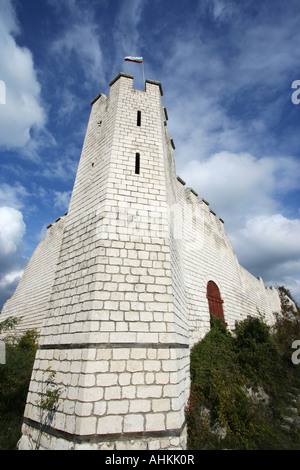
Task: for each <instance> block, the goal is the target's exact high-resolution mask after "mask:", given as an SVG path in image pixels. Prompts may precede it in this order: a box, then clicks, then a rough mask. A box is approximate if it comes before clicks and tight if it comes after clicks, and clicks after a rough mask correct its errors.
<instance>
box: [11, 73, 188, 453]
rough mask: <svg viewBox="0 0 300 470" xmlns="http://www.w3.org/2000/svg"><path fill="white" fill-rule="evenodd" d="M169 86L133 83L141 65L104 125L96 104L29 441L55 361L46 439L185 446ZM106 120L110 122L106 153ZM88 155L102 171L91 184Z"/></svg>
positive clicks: (123, 83)
mask: <svg viewBox="0 0 300 470" xmlns="http://www.w3.org/2000/svg"><path fill="white" fill-rule="evenodd" d="M160 91H161V87H160V84H159V83H158V82H151V81H148V82H146V91H145V92H142V91H139V90H133V89H132V77H131V76H128V75H126V74H121V75H120V76H118V77H117V79H116V80H114V81H113V82H111V89H110V96H109V98H108V102H106V104H105V106H106V114H104V115H103V119H102V124H101V126H100V129H99V128H97V127H95V121H98V110H97V107H95V104H96V105H97V101H96V102H94V104H93V108H92V112H91V118H90V123H89V127H88V132H87V136H86V139H85V143H84V147H83V151H82V157H81V162H80V164H79V168H78V174H77V177H76V181H75V185H74V190H73V195H72V199H71V203H70V208H69V214H68V224H67V225H66V230H65V235H64V242H63V245H62V249H61V254H60V258H59V261H58V265H57V270H56V276H55V280H54V288H53V291H52V295H51V299H50V303H49V309H48V312H47V316H46V319H45V323H44V326H43V329H42V333H41V340H40V344H39V349H38V351H37V356H36V361H35V364H34V370H33V375H32V380H31V383H30V388H29V393H28V397H27V405H26V409H25V424H24V427H23V432H24V436H23V438H22V441H21V443H20V448H26V446H29V444H28V442H29V440H28V438H27V437H26V436H27V434H30V436H31V438H32V439H34V438H36V428H37V426H38V419H39V410H38V408H37V406H36V402H37V398H38V396H39V392H40V390H41V387H42V381H43V379H45V375H46V371H47V368H48V367H51V369H52V370H55V371H56V383H57V384H58V386H62V387H63V389H64V394H63V395H62V398H61V405H60V409H59V411H58V412H57V413H56V414H55V416H54V420H53V423H52V425H51V431H50V434H49V433H48V434H49V435H48V443H47V446H49V447H53V446H54V447H55V446H56V445H57V446H59V445H61V444H58V441H57V437H58V436H61V438H62V440H64V442H65V441H69V440H70V441H71V442H72V444H71V446H73V447H72V448H74V445H75V443H76V442H80V443H83V442H85V443H86V446H87V447H89V448H91V441H92V442H94V443H96V445H97V448H98V449H103V448H107V447H109V446H111V445H113V446H114V447H113V448H117V447H118V448H120V446H121V445H122V446H123V448H124V447H125V448H145V446H146V447H147V448H155V446H157V445H166V442H168V447H170V448H172V447H174V446H175V447H178V448H184V446H185V436H186V430H185V422H184V403H185V402H186V400H187V396H186V395H187V393H186V381H187V377H188V367H189V334H188V331H187V329H186V327H187V321H186V320H185V321H184V319H182V316H179V314H180V315H182V312H181V311H180V312H179V310H178V309H176V308H175V307H174V304H175V303H176V301H175V298H176V295H175V294H174V290H173V285H172V282H173V281H172V279H173V278H172V263H173V264H174V262H175V261H174V260H175V247H174V246H173V247H171V244H170V236H169V225H168V224H169V222H168V206H167V190H166V175H165V163H164V152H163V132H162V123H161V119H162V116H161V95H160ZM103 105H104V102H103ZM138 110H140V111H141V112H142V125H141V126H139V128H137V127H138V126H137V124H136V118H137V111H138ZM99 112H100V111H99ZM114 120H115V121H114ZM102 126H103V127H102ZM105 126H106V127H105ZM102 129H105V132H106V133H110V144H109V145H110V147H109V151H110V155H109V165H108V164H107V160H108V154H107V144H106V143H105V142H104V140H103V142H102V144H101V143H100V142H101V138H100V134H101V132H102ZM103 132H104V131H103ZM89 133H91V134H93V135H92V136H90V135H89ZM95 134H96V135H98V137H96V135H95ZM136 153H139V154H140V157H141V161H140V164H141V165H140V171H139V173H138V174H137V173H136V171H135V156H136ZM103 155H105V156H106V157H107V158H106V157H105V158H103V160H102V161H101V160H99V158H100V159H101V157H102V156H103ZM91 163H94V166H93V167H92V168H94V169H95V178H91V180H92V181H91V182H90V184H89V185H87V183H86V180H87V177H88V172H89V171H90V167H91ZM97 167H99V170H97ZM101 167H102V168H103V170H104V171H103V172H102V171H101ZM97 172H98V173H97ZM96 174H99V178H100V176H101V177H102V178H103V180H102V182H101V185H100V182H99V180H98V179H97V178H96ZM99 185H100V186H99ZM82 188H84V190H83V189H82ZM102 188H104V190H103V192H102V196H101V197H100V193H101V191H102ZM82 200H84V201H85V203H84V204H83V203H82ZM99 208H100V209H99ZM152 218H154V221H153V223H152ZM149 224H150V226H149ZM50 435H51V437H49V436H50ZM120 436H121V437H120ZM175 437H176V439H175V440H174V438H175ZM120 441H121V442H120ZM163 441H164V442H165V444H163ZM111 443H113V444H111Z"/></svg>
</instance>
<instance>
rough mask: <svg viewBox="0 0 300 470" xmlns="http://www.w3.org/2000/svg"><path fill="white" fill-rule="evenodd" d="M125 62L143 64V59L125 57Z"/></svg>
mask: <svg viewBox="0 0 300 470" xmlns="http://www.w3.org/2000/svg"><path fill="white" fill-rule="evenodd" d="M124 60H126V62H137V63H138V64H142V62H143V57H132V56H126V57H124Z"/></svg>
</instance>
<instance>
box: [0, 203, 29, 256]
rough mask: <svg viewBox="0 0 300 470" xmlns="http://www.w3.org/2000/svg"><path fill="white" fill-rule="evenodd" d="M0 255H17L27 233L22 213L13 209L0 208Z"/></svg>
mask: <svg viewBox="0 0 300 470" xmlns="http://www.w3.org/2000/svg"><path fill="white" fill-rule="evenodd" d="M0 220H1V225H0V242H1V243H0V255H8V254H10V253H15V252H16V251H17V248H18V247H19V245H20V243H21V241H22V238H23V236H24V234H25V231H26V225H25V223H24V221H23V215H22V213H21V212H20V211H19V210H17V209H14V208H13V207H0Z"/></svg>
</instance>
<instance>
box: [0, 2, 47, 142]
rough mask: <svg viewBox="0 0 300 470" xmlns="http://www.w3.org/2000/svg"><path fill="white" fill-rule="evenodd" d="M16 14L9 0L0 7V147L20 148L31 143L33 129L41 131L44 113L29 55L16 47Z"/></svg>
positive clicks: (27, 51) (23, 48)
mask: <svg viewBox="0 0 300 470" xmlns="http://www.w3.org/2000/svg"><path fill="white" fill-rule="evenodd" d="M18 31H19V27H18V24H17V20H16V16H15V12H14V9H13V6H12V2H11V1H10V0H3V1H2V2H1V3H0V50H1V61H0V79H1V80H3V81H4V83H5V85H6V104H3V105H0V146H2V147H4V148H18V147H22V146H24V145H25V144H27V143H28V142H29V141H30V138H31V135H30V132H31V130H32V129H33V128H42V126H43V125H44V123H45V113H44V110H43V107H42V105H41V102H40V84H39V82H38V80H37V76H36V71H35V69H34V63H33V57H32V54H31V52H30V51H29V50H28V49H27V48H25V47H20V46H18V45H17V43H16V41H15V35H16V34H17V33H18Z"/></svg>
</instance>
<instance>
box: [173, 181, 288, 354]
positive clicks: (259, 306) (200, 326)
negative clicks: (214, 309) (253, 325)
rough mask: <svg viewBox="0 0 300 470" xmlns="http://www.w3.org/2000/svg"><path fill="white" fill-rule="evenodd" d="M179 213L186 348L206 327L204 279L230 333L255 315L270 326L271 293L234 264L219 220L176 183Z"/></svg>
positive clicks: (274, 304) (276, 305)
mask: <svg viewBox="0 0 300 470" xmlns="http://www.w3.org/2000/svg"><path fill="white" fill-rule="evenodd" d="M177 187H178V194H179V201H180V203H181V214H182V221H181V223H182V240H183V243H182V246H183V252H184V255H183V257H182V258H183V266H184V279H185V287H186V294H187V297H188V302H189V311H190V334H191V345H193V344H194V343H195V342H196V341H199V340H200V339H201V338H202V337H203V336H204V335H205V333H206V332H208V331H209V329H210V314H209V305H208V300H207V297H206V294H207V292H206V288H207V283H208V281H210V280H211V281H214V282H215V283H216V284H217V286H218V288H219V290H220V294H221V298H222V300H223V302H224V303H223V312H224V317H225V322H226V323H227V324H228V327H229V328H230V329H231V330H233V329H234V327H235V322H236V321H240V320H242V319H245V318H246V317H247V316H248V315H251V316H259V315H261V316H262V317H263V318H264V320H265V321H266V322H268V323H270V324H271V323H273V322H274V319H275V317H274V315H273V314H274V312H279V311H280V302H279V296H278V293H277V291H276V290H275V289H268V288H267V289H266V288H265V286H264V283H263V281H262V280H261V279H257V278H255V277H254V276H253V275H252V274H250V273H249V272H248V271H246V270H245V269H244V268H243V267H242V266H240V264H239V262H238V259H237V256H236V254H235V252H234V250H233V248H232V245H231V243H230V240H229V238H228V236H227V235H226V232H225V229H224V223H223V221H222V220H221V219H220V218H219V217H217V216H216V214H215V213H214V212H213V211H212V210H210V208H209V204H208V203H207V202H206V201H205V200H203V199H199V198H198V197H197V194H195V192H194V191H193V190H191V189H190V188H185V187H184V185H183V184H182V181H180V178H179V181H178V185H177Z"/></svg>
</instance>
